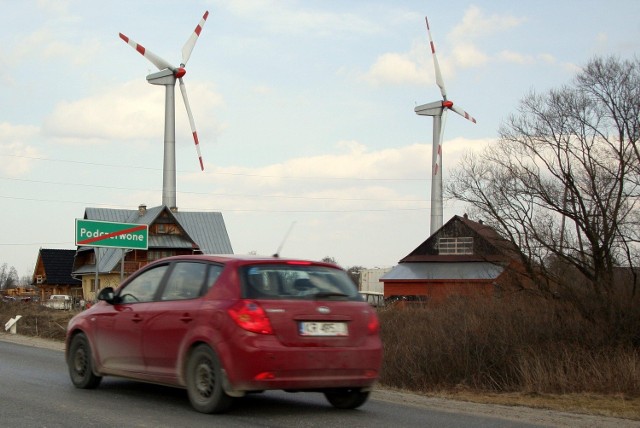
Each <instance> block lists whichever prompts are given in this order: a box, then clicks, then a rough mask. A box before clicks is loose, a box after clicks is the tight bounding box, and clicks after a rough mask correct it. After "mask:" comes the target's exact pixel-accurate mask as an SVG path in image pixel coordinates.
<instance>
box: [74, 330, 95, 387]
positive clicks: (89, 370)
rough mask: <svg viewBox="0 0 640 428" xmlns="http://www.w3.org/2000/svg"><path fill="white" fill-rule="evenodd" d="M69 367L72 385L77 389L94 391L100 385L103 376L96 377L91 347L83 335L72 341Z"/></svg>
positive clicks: (77, 335)
mask: <svg viewBox="0 0 640 428" xmlns="http://www.w3.org/2000/svg"><path fill="white" fill-rule="evenodd" d="M67 365H68V366H69V376H70V377H71V383H73V385H74V386H75V387H76V388H81V389H93V388H96V387H97V386H98V385H100V381H101V380H102V376H96V374H95V373H94V372H93V359H92V353H91V346H90V345H89V341H88V340H87V336H85V335H84V334H83V333H78V334H76V335H75V336H73V339H71V345H70V346H69V360H68V361H67Z"/></svg>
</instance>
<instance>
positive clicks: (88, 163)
mask: <svg viewBox="0 0 640 428" xmlns="http://www.w3.org/2000/svg"><path fill="white" fill-rule="evenodd" d="M0 156H5V157H13V158H21V159H30V160H38V161H45V162H64V163H72V164H79V165H91V166H104V167H109V168H125V169H145V170H152V171H162V168H154V167H145V166H138V165H123V164H108V163H98V162H87V161H78V160H70V159H56V158H45V157H38V156H24V155H13V154H0ZM177 172H180V173H192V172H193V171H192V170H177ZM212 174H214V175H226V176H239V177H257V178H282V179H287V180H345V181H349V180H351V181H423V182H427V181H429V179H427V178H408V177H407V178H402V177H384V178H377V177H324V176H323V177H318V176H316V177H313V176H298V175H296V176H293V175H267V174H248V173H240V172H214V173H212Z"/></svg>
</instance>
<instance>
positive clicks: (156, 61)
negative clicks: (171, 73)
mask: <svg viewBox="0 0 640 428" xmlns="http://www.w3.org/2000/svg"><path fill="white" fill-rule="evenodd" d="M119 34H120V38H121V39H122V40H124V41H125V43H127V44H128V45H129V46H131V47H132V48H134V49H135V50H136V51H138V52H139V53H140V55H142V56H143V57H145V58H146V59H148V60H149V61H150V62H151V63H152V64H153V65H155V66H156V67H158V70H164V69H165V68H168V69H170V70H173V69H174V68H175V67H174V66H172V65H171V64H170V63H169V62H168V61H165V60H164V59H162V58H160V57H159V56H158V55H156V54H154V53H153V52H151V51H150V50H148V49H146V48H145V47H144V46H142V45H141V44H139V43H136V42H134V41H133V40H131V39H130V38H128V37H127V36H125V35H124V34H122V33H119Z"/></svg>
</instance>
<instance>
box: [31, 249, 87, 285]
mask: <svg viewBox="0 0 640 428" xmlns="http://www.w3.org/2000/svg"><path fill="white" fill-rule="evenodd" d="M75 254H76V250H56V249H44V248H41V249H40V254H39V258H40V262H41V263H42V267H43V269H44V273H45V276H46V284H49V285H81V284H82V281H80V280H78V279H75V278H73V277H72V276H71V271H72V270H73V257H74V256H75Z"/></svg>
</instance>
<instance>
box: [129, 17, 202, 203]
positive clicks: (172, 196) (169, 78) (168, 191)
mask: <svg viewBox="0 0 640 428" xmlns="http://www.w3.org/2000/svg"><path fill="white" fill-rule="evenodd" d="M208 16H209V12H208V11H207V12H205V13H204V15H203V16H202V19H200V22H199V23H198V25H197V26H196V28H195V30H194V31H193V33H191V36H190V37H189V39H188V40H187V42H186V43H185V44H184V47H183V48H182V62H181V63H180V66H179V67H175V66H173V65H172V64H171V63H169V62H168V61H165V60H164V59H162V58H160V57H159V56H158V55H156V54H154V53H153V52H151V51H149V50H148V49H146V48H145V47H144V46H142V45H140V44H138V43H136V42H134V41H133V40H131V39H130V38H128V37H127V36H125V35H124V34H122V33H120V38H121V39H122V40H124V41H125V42H126V43H127V44H128V45H129V46H131V47H132V48H134V49H135V50H136V51H138V52H139V53H140V54H141V55H142V56H144V57H145V58H146V59H148V60H149V61H150V62H151V63H152V64H153V65H155V66H156V67H157V68H158V70H160V71H159V72H157V73H153V74H150V75H148V76H147V81H148V82H149V83H150V84H152V85H164V86H165V107H164V165H163V168H162V204H163V205H165V206H167V207H169V208H170V209H171V210H176V209H177V206H176V108H175V85H176V79H178V81H179V82H180V92H181V93H182V99H183V100H184V106H185V107H186V109H187V116H188V117H189V125H190V126H191V133H192V134H193V141H194V143H195V145H196V151H197V153H198V160H199V161H200V169H201V170H202V171H204V164H203V162H202V154H201V153H200V142H199V141H198V133H197V132H196V125H195V122H194V120H193V114H192V113H191V107H190V106H189V98H188V97H187V89H186V87H185V85H184V82H183V81H182V77H183V76H184V75H185V73H186V72H187V71H186V70H185V68H184V67H185V66H186V65H187V61H189V57H190V56H191V51H192V50H193V47H194V46H195V45H196V41H197V40H198V37H199V36H200V32H201V31H202V27H203V26H204V23H205V21H206V20H207V17H208Z"/></svg>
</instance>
